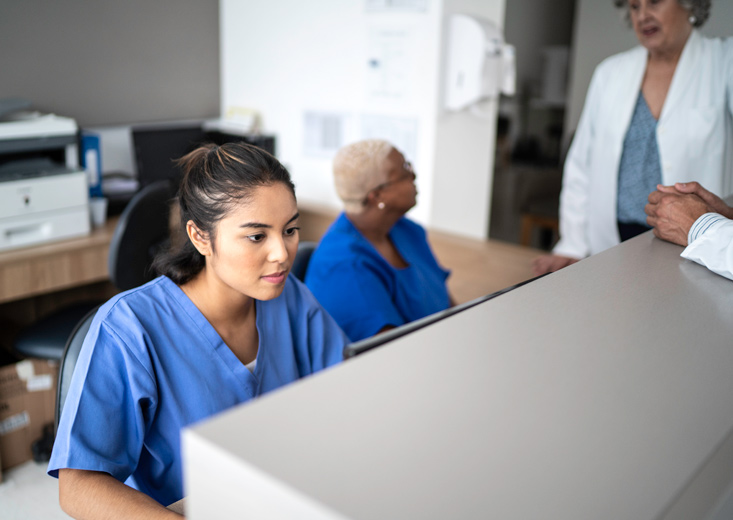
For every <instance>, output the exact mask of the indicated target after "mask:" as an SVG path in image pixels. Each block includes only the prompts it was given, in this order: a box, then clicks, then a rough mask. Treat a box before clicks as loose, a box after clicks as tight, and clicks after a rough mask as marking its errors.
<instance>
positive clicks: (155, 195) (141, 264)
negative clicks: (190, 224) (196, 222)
mask: <svg viewBox="0 0 733 520" xmlns="http://www.w3.org/2000/svg"><path fill="white" fill-rule="evenodd" d="M172 196H173V193H172V185H171V183H170V182H169V181H158V182H155V183H153V184H150V185H149V186H146V187H145V188H143V189H142V190H140V191H139V192H138V193H136V194H135V196H134V197H133V198H132V199H131V200H130V202H128V204H127V206H125V209H124V211H123V212H122V214H121V215H120V219H119V221H118V222H117V226H116V227H115V231H114V234H113V235H112V241H111V242H110V245H109V277H110V279H111V280H112V283H113V284H114V285H115V287H117V288H118V289H120V290H122V291H126V290H128V289H132V288H133V287H138V286H140V285H142V284H144V283H146V282H149V281H150V280H152V279H153V278H154V277H155V273H154V272H153V271H152V269H151V264H152V262H153V258H155V255H156V253H157V252H158V251H159V250H160V249H161V248H162V247H165V245H166V244H167V242H168V240H169V238H170V226H169V218H170V201H171V199H172Z"/></svg>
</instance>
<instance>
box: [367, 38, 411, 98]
mask: <svg viewBox="0 0 733 520" xmlns="http://www.w3.org/2000/svg"><path fill="white" fill-rule="evenodd" d="M414 46H415V41H414V38H413V35H412V31H411V30H410V29H409V28H407V27H404V28H402V27H397V26H395V27H390V26H384V27H371V28H370V29H369V34H368V42H367V57H366V64H367V74H366V103H367V104H370V103H384V102H385V101H391V102H399V101H404V100H407V99H408V98H409V96H410V86H411V82H412V77H413V75H414V64H415V58H416V57H415V52H414Z"/></svg>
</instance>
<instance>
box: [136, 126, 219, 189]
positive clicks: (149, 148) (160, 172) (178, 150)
mask: <svg viewBox="0 0 733 520" xmlns="http://www.w3.org/2000/svg"><path fill="white" fill-rule="evenodd" d="M205 140H206V134H205V133H204V131H203V129H202V128H201V125H200V124H196V125H192V126H175V127H154V128H145V127H140V128H137V127H136V128H133V129H132V142H133V145H134V147H135V162H136V165H137V178H138V182H139V183H140V187H141V188H144V187H145V186H147V185H149V184H152V183H153V182H155V181H160V180H171V181H173V183H174V185H176V186H177V185H178V182H179V181H180V179H181V177H182V175H183V174H182V172H181V169H180V168H179V167H178V166H176V164H175V162H174V161H175V160H176V159H179V158H181V157H183V156H184V155H186V154H187V153H188V152H190V151H191V150H193V149H195V148H196V147H197V146H199V145H200V144H202V143H203V142H205Z"/></svg>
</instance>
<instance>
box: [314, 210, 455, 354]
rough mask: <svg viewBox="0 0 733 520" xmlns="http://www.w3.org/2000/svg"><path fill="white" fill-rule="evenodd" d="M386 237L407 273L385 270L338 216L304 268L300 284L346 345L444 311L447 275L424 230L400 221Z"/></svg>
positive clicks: (387, 267) (447, 301)
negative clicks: (323, 310) (330, 319)
mask: <svg viewBox="0 0 733 520" xmlns="http://www.w3.org/2000/svg"><path fill="white" fill-rule="evenodd" d="M389 237H390V239H391V240H392V243H393V244H394V246H395V248H397V251H398V252H399V253H400V256H402V258H403V259H404V260H405V262H407V264H408V267H406V268H404V269H398V268H395V267H393V266H392V265H390V263H389V262H387V260H385V259H384V258H383V257H382V255H381V254H379V252H378V251H377V250H376V249H375V248H374V246H373V245H372V244H371V243H370V242H369V241H368V240H367V239H366V238H364V236H363V235H362V234H361V233H360V232H359V230H357V229H356V228H355V227H354V225H353V224H352V223H351V222H350V221H349V219H348V218H346V215H345V214H343V213H342V214H341V215H339V217H338V218H337V219H336V221H335V222H334V223H333V224H332V225H331V227H330V228H329V229H328V231H327V232H326V234H325V235H324V236H323V238H322V239H321V242H320V244H319V245H318V248H317V249H316V250H315V252H314V253H313V256H312V257H311V260H310V263H309V264H308V271H307V273H306V284H307V285H308V287H309V288H310V290H311V291H313V294H314V295H315V297H316V298H317V299H318V301H319V302H320V303H321V305H323V306H324V307H325V308H326V310H327V311H328V312H329V313H330V314H331V316H333V317H334V318H335V319H336V322H338V324H339V325H340V326H341V328H342V329H343V330H344V332H346V335H347V336H349V338H350V339H351V340H352V341H358V340H360V339H364V338H367V337H369V336H372V335H374V334H376V333H377V332H379V331H380V330H381V329H382V328H384V327H385V326H387V325H393V326H395V327H397V326H400V325H403V324H405V323H409V322H411V321H414V320H417V319H419V318H423V317H425V316H428V315H429V314H433V313H435V312H438V311H442V310H445V309H447V308H448V307H450V296H449V295H448V289H447V287H446V284H445V281H446V279H447V278H448V274H449V272H448V271H446V270H445V269H443V268H442V267H441V266H440V265H438V262H437V261H436V259H435V256H433V252H432V251H431V249H430V245H429V244H428V241H427V237H426V235H425V230H424V229H423V228H422V227H420V226H419V225H418V224H416V223H414V222H412V221H410V220H408V219H406V218H402V219H400V220H399V221H398V222H397V223H396V224H395V225H394V226H393V227H392V229H391V230H390V232H389Z"/></svg>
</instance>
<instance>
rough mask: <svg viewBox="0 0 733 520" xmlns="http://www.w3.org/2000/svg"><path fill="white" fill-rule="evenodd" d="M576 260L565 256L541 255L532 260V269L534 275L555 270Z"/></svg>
mask: <svg viewBox="0 0 733 520" xmlns="http://www.w3.org/2000/svg"><path fill="white" fill-rule="evenodd" d="M577 261H578V259H577V258H570V257H567V256H560V255H542V256H540V257H538V258H535V259H534V261H533V262H532V270H533V271H534V274H535V275H536V276H539V275H542V274H546V273H554V272H555V271H558V270H560V269H562V268H563V267H567V266H569V265H572V264H574V263H575V262H577Z"/></svg>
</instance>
